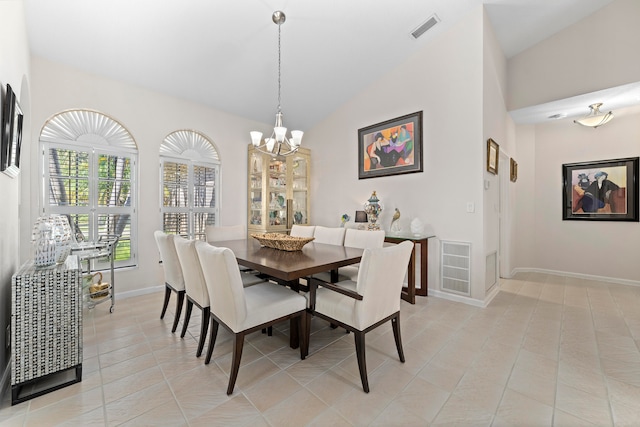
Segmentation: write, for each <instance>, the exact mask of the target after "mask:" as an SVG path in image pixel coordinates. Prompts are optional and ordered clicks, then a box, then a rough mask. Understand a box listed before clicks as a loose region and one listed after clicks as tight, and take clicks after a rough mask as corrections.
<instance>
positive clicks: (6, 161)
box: [0, 84, 24, 178]
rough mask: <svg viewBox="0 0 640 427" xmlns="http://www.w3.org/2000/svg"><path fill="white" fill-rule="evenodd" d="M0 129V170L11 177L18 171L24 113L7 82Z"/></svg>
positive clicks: (16, 174)
mask: <svg viewBox="0 0 640 427" xmlns="http://www.w3.org/2000/svg"><path fill="white" fill-rule="evenodd" d="M0 117H1V120H2V121H1V123H2V127H1V129H0V140H1V141H0V171H2V172H4V173H5V174H7V175H9V176H10V177H12V178H15V177H16V176H18V173H20V150H21V147H22V125H23V121H24V115H23V114H22V110H21V108H20V104H18V100H17V98H16V95H15V93H14V92H13V90H12V89H11V85H9V84H7V88H6V92H5V98H4V101H3V102H2V114H1V115H0Z"/></svg>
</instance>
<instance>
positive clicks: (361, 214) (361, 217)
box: [355, 211, 367, 222]
mask: <svg viewBox="0 0 640 427" xmlns="http://www.w3.org/2000/svg"><path fill="white" fill-rule="evenodd" d="M355 222H367V213H366V212H365V211H356V219H355Z"/></svg>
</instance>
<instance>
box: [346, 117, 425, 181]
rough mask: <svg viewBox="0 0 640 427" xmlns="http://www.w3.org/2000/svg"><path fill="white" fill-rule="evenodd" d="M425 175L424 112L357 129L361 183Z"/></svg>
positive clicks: (359, 177)
mask: <svg viewBox="0 0 640 427" xmlns="http://www.w3.org/2000/svg"><path fill="white" fill-rule="evenodd" d="M414 172H422V111H418V112H416V113H412V114H407V115H406V116H402V117H397V118H395V119H391V120H387V121H385V122H382V123H377V124H375V125H371V126H367V127H365V128H362V129H358V179H364V178H375V177H378V176H389V175H398V174H404V173H414Z"/></svg>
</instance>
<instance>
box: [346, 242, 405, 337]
mask: <svg viewBox="0 0 640 427" xmlns="http://www.w3.org/2000/svg"><path fill="white" fill-rule="evenodd" d="M412 250H413V243H412V242H408V241H406V242H402V243H400V244H398V245H392V246H386V247H383V248H377V249H365V250H364V253H363V254H362V260H361V261H360V268H359V269H358V280H357V287H356V289H357V292H358V293H359V294H360V295H362V297H363V298H362V301H357V302H356V304H355V321H356V322H357V324H356V325H353V326H355V327H357V328H359V329H365V328H367V327H369V326H370V325H372V324H374V323H376V322H377V321H379V320H381V319H384V318H385V317H387V316H389V315H391V314H393V313H395V312H397V311H399V310H400V293H401V292H402V284H403V282H404V277H405V273H406V272H407V266H408V265H409V257H410V256H411V251H412Z"/></svg>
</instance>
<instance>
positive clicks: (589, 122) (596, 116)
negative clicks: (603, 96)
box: [573, 102, 613, 129]
mask: <svg viewBox="0 0 640 427" xmlns="http://www.w3.org/2000/svg"><path fill="white" fill-rule="evenodd" d="M601 106H602V103H601V102H600V103H597V104H591V105H589V109H590V110H591V112H590V113H589V114H588V115H587V116H585V117H583V118H582V119H579V120H574V121H573V122H574V123H576V124H579V125H582V126H587V127H592V128H594V129H595V128H597V127H598V126H602V125H603V124H605V123H608V122H610V121H611V119H613V113H612V112H611V111H609V112H608V113H606V114H602V113H600V107H601Z"/></svg>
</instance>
